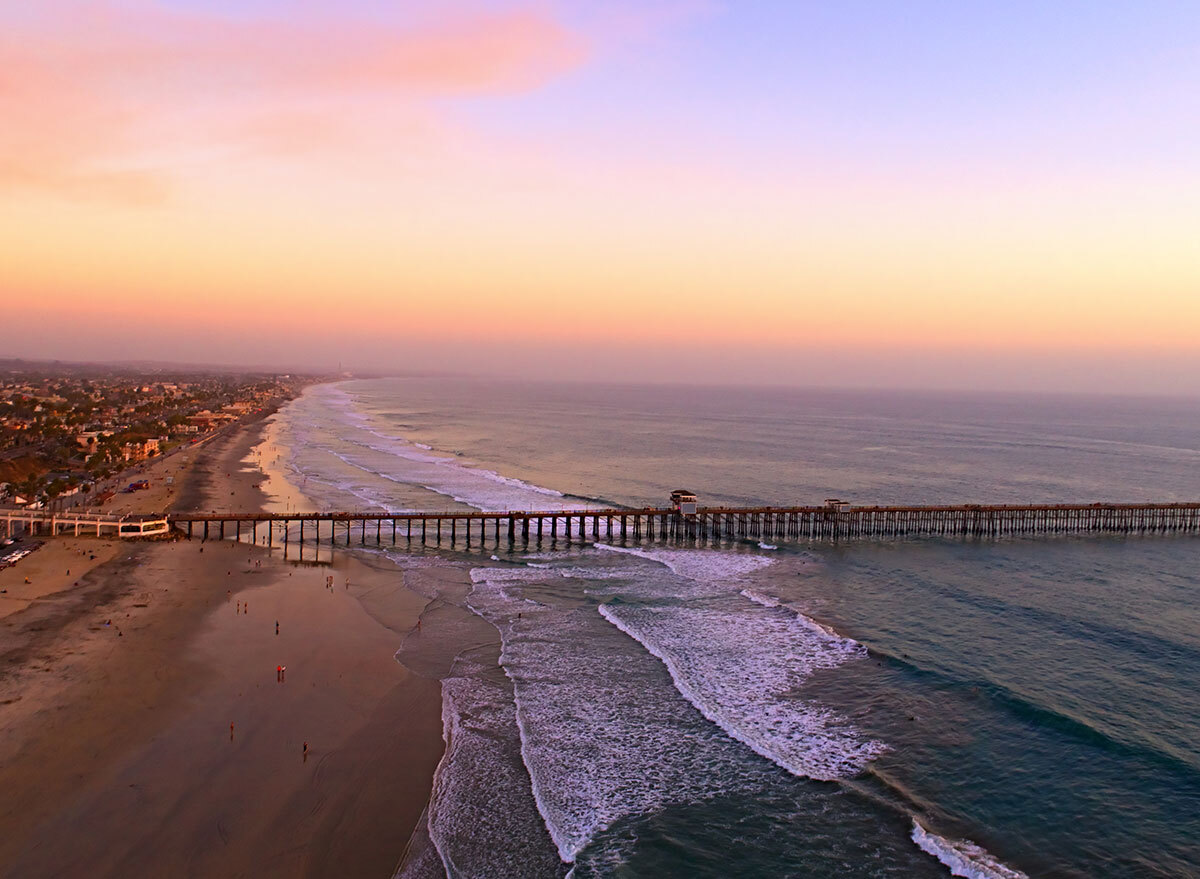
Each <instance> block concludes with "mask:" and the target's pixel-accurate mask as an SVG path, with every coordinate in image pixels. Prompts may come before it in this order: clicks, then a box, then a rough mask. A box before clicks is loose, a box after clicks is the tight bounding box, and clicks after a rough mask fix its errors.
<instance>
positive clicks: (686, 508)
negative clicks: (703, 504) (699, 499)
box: [671, 488, 696, 516]
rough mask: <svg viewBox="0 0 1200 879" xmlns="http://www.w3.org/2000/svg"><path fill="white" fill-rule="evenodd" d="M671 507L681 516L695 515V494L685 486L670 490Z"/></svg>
mask: <svg viewBox="0 0 1200 879" xmlns="http://www.w3.org/2000/svg"><path fill="white" fill-rule="evenodd" d="M671 509H672V510H674V511H675V512H676V513H679V514H680V515H681V516H694V515H696V495H695V493H693V492H690V491H688V490H687V489H686V488H677V489H675V490H674V491H673V492H671Z"/></svg>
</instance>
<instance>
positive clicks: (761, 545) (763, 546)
mask: <svg viewBox="0 0 1200 879" xmlns="http://www.w3.org/2000/svg"><path fill="white" fill-rule="evenodd" d="M758 548H759V549H779V547H778V546H776V545H775V544H773V543H763V542H762V541H761V540H760V541H759V542H758Z"/></svg>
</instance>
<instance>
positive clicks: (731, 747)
mask: <svg viewBox="0 0 1200 879" xmlns="http://www.w3.org/2000/svg"><path fill="white" fill-rule="evenodd" d="M589 574H590V572H589ZM559 576H561V575H559ZM471 579H472V580H473V581H474V583H475V588H474V589H473V590H472V593H471V596H470V598H469V601H468V603H469V605H470V606H471V608H472V609H473V610H475V611H476V612H477V613H479V614H480V615H481V616H483V617H484V618H485V619H488V620H491V621H492V622H493V624H494V625H496V627H497V629H499V631H500V633H501V636H502V644H503V647H502V653H501V663H502V665H503V667H504V670H505V672H506V674H507V675H508V676H509V678H510V679H511V680H512V682H513V689H514V693H515V698H516V704H517V723H518V728H519V730H520V734H521V755H522V759H523V760H524V762H525V765H526V767H527V768H528V771H529V776H530V779H531V781H532V788H533V793H534V798H535V801H536V802H537V805H538V810H539V812H540V813H541V814H542V816H543V818H544V820H545V824H546V827H547V829H548V831H549V833H550V836H551V838H552V839H553V840H554V844H555V846H556V847H557V849H558V852H559V855H560V857H561V858H562V859H563V861H564V862H567V863H572V862H574V860H575V859H576V857H577V856H578V855H579V853H580V852H581V851H582V850H583V849H584V847H586V846H587V845H588V844H589V842H590V841H591V840H592V839H593V838H594V837H595V836H596V834H597V833H599V832H601V831H603V830H604V829H605V828H607V827H609V826H611V824H612V823H613V822H614V821H616V820H618V819H620V818H622V817H625V816H628V815H637V814H649V813H653V812H656V811H659V810H661V809H662V808H664V807H665V806H666V805H667V804H668V803H671V802H687V801H695V800H698V799H702V798H705V797H707V796H712V795H714V794H718V793H720V792H722V791H728V790H734V789H739V787H738V786H739V785H744V784H746V781H745V778H746V775H747V773H746V772H745V770H744V769H743V770H733V771H731V770H730V769H729V768H728V767H730V766H731V765H737V764H738V763H739V761H744V759H745V757H744V752H742V751H741V749H740V747H739V746H738V745H736V743H734V742H732V741H730V740H729V739H728V738H726V737H725V736H722V735H719V734H716V731H715V730H713V729H712V727H711V726H709V725H708V724H706V723H704V722H703V721H702V720H701V719H700V718H699V717H698V716H696V715H694V714H693V713H692V712H691V711H690V709H688V708H687V706H686V704H685V703H684V702H683V701H682V700H681V699H679V698H678V697H677V696H675V695H674V694H673V693H672V694H671V696H669V697H667V696H666V695H665V693H664V690H663V684H664V681H663V680H662V666H661V665H660V664H659V663H658V662H657V661H656V660H655V659H654V658H653V657H651V656H649V655H648V654H646V653H645V652H644V651H642V650H640V649H638V648H634V647H632V645H630V643H629V642H628V641H627V640H626V639H624V638H623V637H622V636H621V635H619V634H618V633H617V632H616V630H615V629H613V628H611V627H610V626H608V625H606V624H603V623H601V622H600V620H599V618H598V617H597V615H596V614H595V612H594V611H593V609H592V607H591V606H590V605H576V604H569V605H567V606H554V605H551V604H545V603H538V604H537V606H535V607H531V606H530V602H531V597H530V594H529V593H524V594H523V593H522V590H523V589H524V588H528V587H534V584H536V583H537V582H538V581H544V580H546V579H547V571H546V570H545V569H530V568H523V567H514V568H476V569H474V570H472V572H471ZM534 588H536V587H534ZM532 594H533V595H537V593H536V592H535V593H532ZM519 612H520V613H521V614H522V616H521V617H520V618H518V613H519ZM668 692H670V691H669V690H668Z"/></svg>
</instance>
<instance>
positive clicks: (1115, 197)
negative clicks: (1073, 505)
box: [0, 0, 1200, 393]
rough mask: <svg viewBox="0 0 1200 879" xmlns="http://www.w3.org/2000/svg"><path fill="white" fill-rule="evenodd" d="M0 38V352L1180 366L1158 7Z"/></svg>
mask: <svg viewBox="0 0 1200 879" xmlns="http://www.w3.org/2000/svg"><path fill="white" fill-rule="evenodd" d="M0 34H2V36H0V65H2V66H3V70H4V71H5V73H4V87H3V88H0V114H2V115H3V118H4V119H6V120H9V121H8V123H7V124H6V125H5V126H4V131H3V134H2V135H0V293H2V294H3V297H4V303H5V305H4V309H5V310H4V323H5V325H6V326H7V327H9V328H10V332H8V333H6V334H5V335H6V339H5V342H4V353H6V354H9V355H15V356H24V357H57V358H71V359H87V358H117V357H119V358H133V357H138V358H158V359H174V360H190V361H201V362H218V363H220V362H224V363H252V364H279V365H289V366H305V367H310V368H330V367H334V366H335V365H336V364H338V363H339V362H341V363H343V364H345V365H346V366H347V367H353V368H371V369H402V368H403V369H428V370H457V371H464V372H487V373H489V374H513V375H524V376H531V375H538V376H544V377H565V378H583V377H589V376H594V377H598V378H604V379H629V380H649V381H655V380H701V381H710V382H750V383H782V384H798V385H804V384H809V385H811V384H837V385H877V386H926V387H959V388H1008V389H1016V390H1026V389H1035V390H1039V389H1044V390H1085V391H1146V392H1158V393H1180V392H1185V393H1190V392H1192V391H1193V389H1194V388H1195V386H1196V380H1197V378H1198V377H1200V351H1198V350H1197V349H1198V347H1200V346H1198V345H1197V336H1198V330H1200V295H1198V291H1200V258H1198V252H1197V241H1196V230H1197V229H1200V151H1197V150H1196V148H1195V147H1196V144H1197V143H1200V112H1197V106H1196V96H1197V95H1200V53H1197V51H1196V47H1197V45H1198V44H1200V6H1198V5H1197V4H1194V3H1179V2H1165V0H1163V2H1159V0H1147V2H1142V3H1105V4H1095V3H1084V2H1077V0H1070V2H1060V3H1053V4H1045V3H1034V2H1024V0H1021V2H1010V3H1003V4H983V3H965V4H948V3H934V2H905V3H894V4H892V3H878V2H853V0H852V2H838V3H809V2H800V3H797V2H745V3H720V2H703V0H661V2H657V0H639V2H617V3H604V4H597V3H589V2H582V0H575V2H567V0H562V2H557V0H539V2H504V0H478V2H460V0H449V2H439V3H436V4H425V3H389V2H382V0H346V2H342V3H337V4H331V3H315V2H305V3H300V4H297V3H294V2H284V0H237V2H234V0H157V2H155V0H107V2H88V3H79V2H67V0H39V2H37V3H12V2H9V3H5V4H3V5H2V6H0ZM20 327H25V328H29V329H31V330H36V331H31V332H28V333H19V332H13V331H12V328H20Z"/></svg>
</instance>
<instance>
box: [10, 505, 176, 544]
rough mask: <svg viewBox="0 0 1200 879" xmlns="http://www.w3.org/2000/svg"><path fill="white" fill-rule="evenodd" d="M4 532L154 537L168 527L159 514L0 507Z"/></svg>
mask: <svg viewBox="0 0 1200 879" xmlns="http://www.w3.org/2000/svg"><path fill="white" fill-rule="evenodd" d="M0 522H2V523H3V525H4V536H5V537H15V536H16V535H17V534H19V533H21V532H22V531H23V532H24V533H26V534H29V535H46V536H48V537H56V536H58V535H60V534H70V535H72V536H74V537H119V538H122V539H126V538H133V537H158V536H161V535H163V534H166V533H168V532H169V531H170V530H171V523H170V521H169V520H168V519H167V517H166V516H163V515H158V516H154V515H149V516H141V515H129V516H112V515H105V514H104V513H67V512H47V511H44V510H0Z"/></svg>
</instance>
